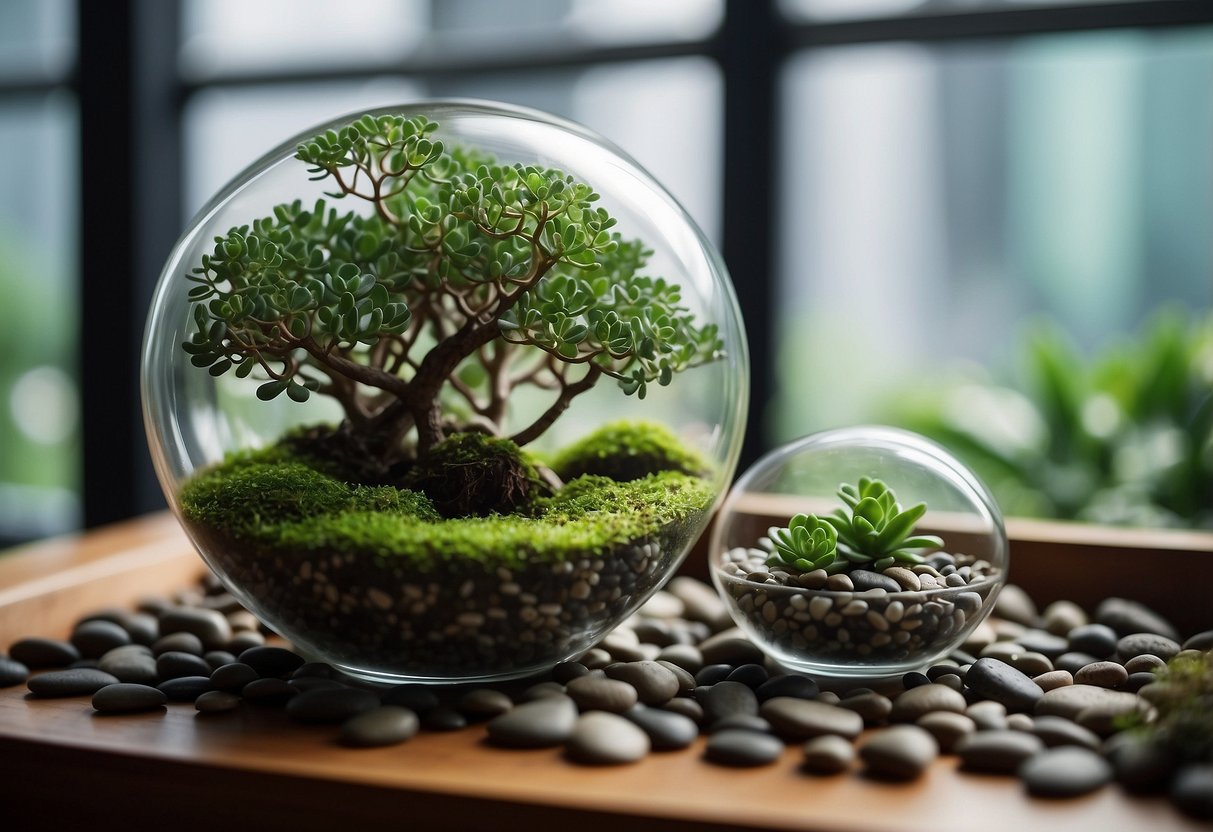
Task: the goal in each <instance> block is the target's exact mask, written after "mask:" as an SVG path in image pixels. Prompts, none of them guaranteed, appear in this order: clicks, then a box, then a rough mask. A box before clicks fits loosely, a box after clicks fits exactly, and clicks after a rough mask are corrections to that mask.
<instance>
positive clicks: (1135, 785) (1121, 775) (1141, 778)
mask: <svg viewBox="0 0 1213 832" xmlns="http://www.w3.org/2000/svg"><path fill="white" fill-rule="evenodd" d="M1115 736H1116V737H1125V738H1128V739H1127V741H1125V742H1122V743H1120V744H1119V745H1118V746H1117V747H1116V748H1115V749H1114V750H1113V751H1112V752H1111V753H1109V754H1108V755H1107V756H1108V759H1109V760H1111V762H1112V767H1113V768H1114V769H1116V779H1117V781H1119V783H1120V784H1121V785H1122V786H1124V787H1125V789H1127V790H1128V791H1130V792H1134V793H1147V792H1160V791H1162V790H1164V789H1165V788H1166V787H1167V784H1168V783H1170V782H1171V777H1172V775H1174V773H1175V769H1176V766H1177V765H1178V761H1177V760H1176V759H1175V754H1174V753H1173V752H1172V751H1171V750H1170V749H1168V748H1167V747H1166V746H1164V745H1162V744H1160V743H1154V742H1150V741H1148V740H1141V739H1138V738H1136V737H1132V736H1130V735H1129V734H1117V735H1115Z"/></svg>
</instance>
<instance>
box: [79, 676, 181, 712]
mask: <svg viewBox="0 0 1213 832" xmlns="http://www.w3.org/2000/svg"><path fill="white" fill-rule="evenodd" d="M166 702H168V696H167V695H166V694H165V693H164V691H162V690H159V689H157V688H154V687H152V686H150V685H138V684H131V683H129V682H119V683H118V684H116V685H106V686H105V687H103V688H101V690H99V691H97V692H96V693H94V694H93V708H94V710H97V711H100V712H101V713H104V714H131V713H138V712H139V711H152V710H155V709H156V708H160V707H162V706H163V705H164V704H165V703H166Z"/></svg>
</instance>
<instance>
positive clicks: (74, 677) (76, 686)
mask: <svg viewBox="0 0 1213 832" xmlns="http://www.w3.org/2000/svg"><path fill="white" fill-rule="evenodd" d="M116 684H118V679H117V678H115V677H114V676H111V675H110V674H108V673H105V672H104V671H101V670H97V669H95V668H87V667H78V668H69V669H68V670H50V671H47V672H46V673H42V674H39V675H38V676H31V677H30V679H29V681H28V682H26V685H27V686H28V687H29V690H30V693H32V694H34V695H35V696H39V697H43V698H47V699H50V698H57V697H62V696H86V695H91V694H94V693H96V692H97V691H99V690H101V689H102V688H103V687H105V686H106V685H116Z"/></svg>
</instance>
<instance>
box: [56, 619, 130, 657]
mask: <svg viewBox="0 0 1213 832" xmlns="http://www.w3.org/2000/svg"><path fill="white" fill-rule="evenodd" d="M71 642H72V646H73V647H75V648H76V649H77V650H78V651H80V655H81V656H83V657H84V658H86V659H99V658H101V657H102V656H104V655H105V654H106V653H108V652H109V651H111V650H113V649H114V648H115V647H122V646H124V645H127V644H130V643H131V635H130V633H128V632H127V631H126V630H125V628H123V627H122V626H121V625H119V624H115V623H114V622H113V621H103V620H99V619H98V620H93V621H85V622H84V623H82V624H80V625H79V626H77V627H76V629H75V630H73V631H72V637H71Z"/></svg>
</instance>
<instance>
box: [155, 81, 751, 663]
mask: <svg viewBox="0 0 1213 832" xmlns="http://www.w3.org/2000/svg"><path fill="white" fill-rule="evenodd" d="M143 395H144V415H145V420H146V424H147V431H148V438H149V443H150V445H151V448H152V452H153V456H154V458H155V464H156V470H157V474H158V475H159V477H160V481H161V484H162V485H163V487H164V490H165V493H166V495H167V496H168V499H169V502H170V504H171V506H172V507H173V510H174V511H175V512H176V514H177V516H178V517H179V518H180V520H181V522H182V524H183V526H184V527H185V529H186V531H187V532H188V534H189V536H190V538H191V539H192V540H193V542H194V544H195V545H196V546H197V548H198V550H199V551H200V553H201V554H202V556H203V558H204V559H205V560H206V562H207V563H208V564H209V565H210V566H211V567H212V568H213V569H214V570H215V571H216V572H217V573H218V574H219V575H220V577H221V578H222V579H223V580H224V581H225V583H226V584H227V585H228V586H229V588H230V589H231V591H232V592H233V593H234V594H235V595H236V596H237V597H238V598H239V599H240V600H241V601H242V602H243V603H245V604H246V605H247V606H248V607H249V608H250V609H252V610H253V611H254V612H255V613H256V614H257V615H259V616H260V617H261V618H262V619H263V620H264V621H265V622H266V623H267V624H268V625H269V626H270V627H272V628H273V629H274V630H276V631H277V632H279V633H280V634H281V635H283V636H284V637H286V638H287V639H289V640H290V641H291V642H292V643H294V645H295V646H296V647H297V648H298V649H300V650H301V651H303V652H305V653H307V654H308V655H309V656H312V657H314V658H316V659H319V660H325V661H329V662H331V663H333V664H335V665H337V666H339V667H341V668H343V669H344V670H346V671H347V672H350V673H352V674H354V675H357V676H361V677H363V678H367V679H372V680H381V681H407V680H423V681H424V680H432V681H456V680H470V679H489V678H506V677H510V676H521V675H525V674H528V673H532V672H535V671H538V670H541V669H543V668H545V667H548V666H551V665H553V664H555V663H556V662H558V661H561V660H564V659H567V658H569V657H571V656H574V655H576V654H578V653H580V652H581V651H583V650H585V649H586V648H588V647H589V646H591V645H592V644H593V643H595V642H596V641H597V640H598V639H599V638H601V637H602V636H603V635H604V634H605V633H606V632H607V631H608V630H609V629H610V628H611V627H613V626H614V625H615V624H616V623H618V622H619V621H620V620H622V619H623V618H624V617H626V616H627V615H628V614H630V613H631V612H632V611H633V610H634V609H636V607H637V606H639V605H640V604H641V603H642V602H643V601H644V600H645V598H647V597H648V596H649V595H650V594H651V593H652V592H653V591H655V590H656V589H657V587H658V586H660V585H661V583H662V582H663V581H664V580H665V578H666V577H667V576H668V575H669V574H671V572H672V571H673V570H674V569H675V568H676V567H677V565H678V564H679V562H680V561H681V559H682V558H683V557H684V555H685V553H686V551H687V549H688V548H689V546H690V545H691V543H692V542H693V541H694V540H695V539H696V538H697V537H698V535H699V534H700V532H701V531H702V530H703V527H704V526H705V524H706V523H707V519H708V517H709V515H710V513H711V511H712V509H713V508H714V506H715V505H716V503H717V502H718V498H719V497H720V495H721V494H722V492H723V490H724V489H725V487H726V485H727V484H728V482H729V481H730V479H731V477H732V474H733V470H734V467H735V465H736V459H737V454H738V449H739V444H740V436H741V431H742V427H743V420H744V413H745V405H746V395H747V357H746V346H745V337H744V333H743V330H742V323H741V320H740V316H739V313H738V309H737V304H736V299H735V297H734V294H733V290H732V287H731V285H730V283H729V280H728V275H727V273H726V272H725V269H724V266H723V264H722V263H721V260H720V258H719V256H718V255H717V254H716V252H715V251H714V250H713V249H712V247H711V245H710V244H709V243H708V242H707V241H706V239H705V238H704V236H703V234H702V232H700V231H699V229H698V228H696V227H695V225H694V223H693V222H692V221H691V220H690V219H689V218H688V216H687V214H686V212H685V211H684V210H683V209H682V208H681V207H680V206H679V205H678V204H677V203H676V202H675V201H674V199H673V198H671V197H670V195H669V194H668V193H667V192H666V191H665V190H664V189H663V188H662V187H661V186H660V185H659V184H658V183H657V182H655V181H654V180H653V178H652V177H651V176H649V175H648V174H647V173H646V172H645V171H643V170H642V169H641V168H640V167H639V166H638V165H637V164H636V163H635V162H633V161H632V160H631V159H629V158H628V157H627V156H626V155H625V154H624V153H623V152H621V151H620V150H619V149H618V148H615V147H613V146H612V145H611V144H609V143H608V142H607V141H605V140H604V139H602V138H601V137H598V136H595V135H592V134H591V133H589V132H588V131H586V130H585V129H583V128H581V127H579V126H576V125H573V124H570V123H567V122H563V121H560V120H558V119H556V118H553V117H551V116H547V115H545V114H542V113H538V112H534V111H528V110H520V109H514V108H509V107H505V106H501V105H494V104H487V103H475V102H421V103H416V104H408V105H404V106H401V107H396V108H391V109H386V110H380V111H377V112H374V113H371V114H369V115H366V116H361V117H359V116H351V117H349V118H345V119H339V120H337V121H334V122H332V123H330V124H327V125H321V126H319V127H317V128H316V129H314V130H312V131H309V132H307V133H305V134H303V135H300V136H299V137H297V138H296V139H293V140H291V141H289V142H287V143H285V144H283V145H282V146H281V147H278V148H277V149H275V150H273V151H272V152H270V153H269V154H268V155H266V156H265V157H264V158H263V159H262V160H261V161H259V162H258V163H257V164H255V165H253V166H252V167H251V168H249V169H248V170H247V171H245V172H244V173H243V174H241V175H240V176H239V177H237V178H236V179H235V180H234V181H233V182H232V183H231V184H230V185H229V186H228V187H227V188H226V189H225V190H224V191H222V192H221V193H220V194H219V195H217V196H216V197H215V198H214V199H213V200H212V201H211V202H210V204H209V205H207V206H206V207H205V208H204V209H203V210H202V212H201V213H200V214H199V215H198V216H197V217H196V218H195V219H194V221H193V222H192V223H191V225H190V227H189V229H188V230H187V232H186V233H185V235H184V236H183V237H182V239H181V241H180V242H179V243H178V244H177V246H176V247H175V248H174V250H173V252H172V254H171V256H170V257H169V260H168V262H167V264H166V266H165V268H164V272H163V274H162V276H161V278H160V283H159V286H158V288H157V291H156V295H155V300H154V304H153V307H152V311H151V315H150V318H149V321H148V327H147V336H146V342H145V346H144V355H143Z"/></svg>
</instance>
